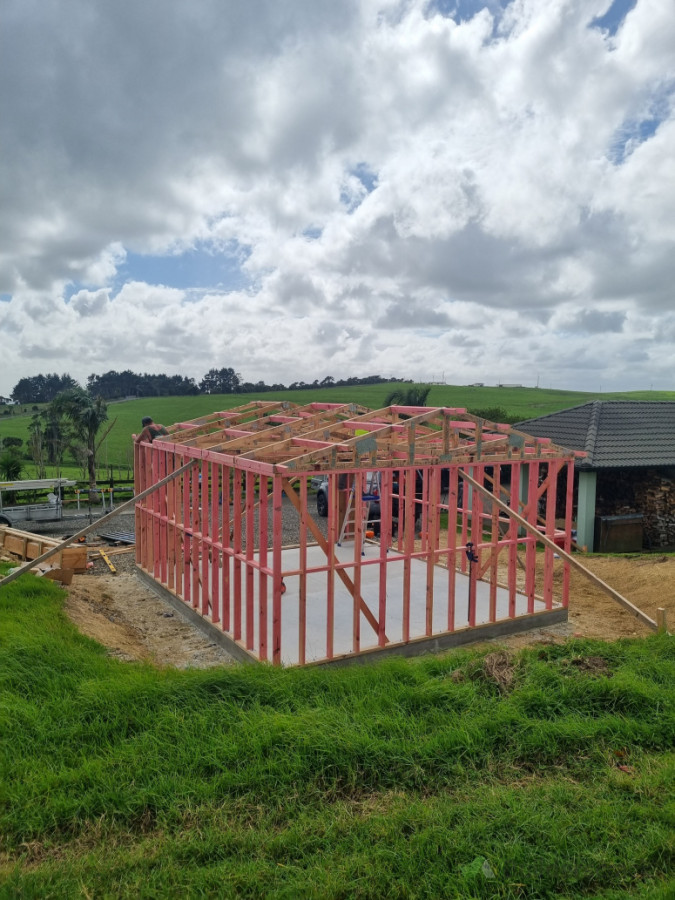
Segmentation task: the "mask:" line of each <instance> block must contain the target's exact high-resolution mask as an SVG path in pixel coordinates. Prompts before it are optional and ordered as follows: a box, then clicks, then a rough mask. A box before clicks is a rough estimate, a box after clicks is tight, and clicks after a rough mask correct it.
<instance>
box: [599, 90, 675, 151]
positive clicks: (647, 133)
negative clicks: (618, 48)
mask: <svg viewBox="0 0 675 900" xmlns="http://www.w3.org/2000/svg"><path fill="white" fill-rule="evenodd" d="M674 97H675V83H673V84H668V85H665V86H664V87H662V88H661V89H660V90H659V91H657V92H656V93H655V94H654V95H653V96H652V97H651V99H650V101H649V104H648V106H647V108H646V111H645V114H644V115H643V116H642V118H639V119H637V118H635V119H627V120H626V121H624V122H623V123H622V124H621V126H620V127H619V128H617V130H616V132H615V134H614V139H613V141H612V144H611V146H610V149H609V153H608V154H607V155H608V156H609V158H610V159H611V160H612V162H613V163H615V164H617V165H620V164H621V163H622V162H623V161H624V160H625V159H627V158H628V157H629V156H630V155H631V153H633V151H634V150H635V149H636V148H637V147H639V146H640V144H643V143H644V142H645V141H648V140H649V138H651V137H653V136H654V135H655V134H656V131H657V129H658V127H659V125H660V124H661V122H663V121H664V120H665V119H667V118H668V116H669V115H670V108H671V106H672V103H673V98H674Z"/></svg>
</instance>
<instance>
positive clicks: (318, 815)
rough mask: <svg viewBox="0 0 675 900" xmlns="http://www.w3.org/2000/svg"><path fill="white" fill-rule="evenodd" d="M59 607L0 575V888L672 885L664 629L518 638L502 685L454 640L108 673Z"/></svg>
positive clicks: (597, 892) (631, 888)
mask: <svg viewBox="0 0 675 900" xmlns="http://www.w3.org/2000/svg"><path fill="white" fill-rule="evenodd" d="M61 606H62V594H61V592H60V590H59V589H58V588H56V587H55V586H54V585H53V584H51V583H47V582H46V581H44V580H40V579H35V578H33V577H24V578H23V579H21V580H19V581H18V582H15V583H13V584H12V585H10V586H9V587H7V588H2V589H0V716H1V718H0V735H1V736H2V737H1V738H0V741H1V744H0V751H1V753H2V756H1V757H0V759H1V764H2V777H1V787H0V791H1V793H0V835H2V838H1V840H2V845H1V846H0V852H1V853H2V856H1V857H0V885H1V886H0V895H1V896H6V897H77V896H85V897H95V896H114V897H137V896H141V897H163V896H176V897H179V896H225V897H227V896H245V897H289V898H290V897H331V898H332V897H336V898H337V897H472V898H473V897H486V898H487V897H500V898H501V897H514V898H515V897H527V898H538V897H577V896H593V897H605V898H620V897H621V898H622V897H634V896H635V897H645V898H647V897H649V898H655V897H666V896H672V894H671V893H669V890H670V888H671V887H673V885H672V884H671V883H669V881H668V873H669V872H670V871H671V869H672V864H673V859H674V856H675V853H674V850H675V847H674V843H673V825H674V824H675V813H674V810H673V806H672V800H671V798H672V787H673V781H674V777H673V776H674V775H675V753H673V747H674V744H673V739H674V737H675V711H674V710H675V702H674V701H675V652H674V649H673V643H672V640H671V639H669V638H667V637H663V636H658V637H657V636H655V637H653V638H650V639H649V640H646V641H632V642H621V643H616V644H602V643H592V642H588V641H583V642H582V641H576V642H573V643H570V644H568V645H566V646H562V647H560V646H555V647H547V648H542V649H541V650H533V651H529V652H527V653H524V654H522V655H521V656H519V657H515V658H514V659H513V670H512V672H511V674H512V676H513V681H512V684H511V686H510V687H509V688H508V689H507V690H505V689H504V688H501V689H500V686H499V684H498V683H497V682H496V681H495V680H494V679H493V678H491V677H490V674H489V667H486V665H485V662H484V657H483V656H482V655H480V654H477V653H472V652H467V651H464V652H461V653H455V654H451V655H447V656H444V657H428V658H424V659H420V660H415V661H404V660H395V661H389V662H386V663H383V664H379V665H372V666H368V667H353V668H350V669H344V670H329V669H322V668H314V669H307V670H304V671H297V670H285V671H284V670H282V671H275V670H273V669H271V668H267V667H250V668H232V669H230V668H225V669H216V670H210V671H187V672H177V671H172V670H158V669H155V668H152V667H150V666H145V665H141V664H124V663H120V662H117V661H115V660H112V659H110V658H108V657H107V656H106V653H105V651H104V650H103V648H101V647H100V646H99V645H97V644H96V643H94V642H93V641H90V640H89V639H87V638H85V637H83V636H81V635H80V634H78V633H77V631H76V630H75V629H74V628H73V627H72V626H71V624H70V623H69V622H68V620H67V619H66V618H65V617H64V615H63V613H62V609H61ZM589 657H591V658H592V660H589ZM585 661H589V662H590V661H592V663H593V664H592V665H588V666H587V664H586V662H585ZM485 864H486V866H487V867H485Z"/></svg>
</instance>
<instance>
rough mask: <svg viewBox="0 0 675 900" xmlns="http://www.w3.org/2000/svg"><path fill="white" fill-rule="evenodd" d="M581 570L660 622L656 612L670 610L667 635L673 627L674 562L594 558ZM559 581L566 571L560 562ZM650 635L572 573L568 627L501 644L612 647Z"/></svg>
mask: <svg viewBox="0 0 675 900" xmlns="http://www.w3.org/2000/svg"><path fill="white" fill-rule="evenodd" d="M583 564H584V565H585V566H586V568H587V569H590V571H591V572H593V574H594V575H597V577H598V578H600V579H602V581H604V582H605V584H608V585H609V586H610V587H612V588H614V590H616V591H618V592H619V593H620V594H621V595H622V596H623V597H625V598H626V600H630V602H631V603H632V604H633V605H634V606H637V607H638V609H641V610H642V612H644V613H646V614H647V615H648V616H649V617H650V618H651V619H654V620H656V610H657V608H658V607H663V609H665V610H666V616H667V621H668V627H669V630H671V631H672V630H673V624H674V623H675V557H674V556H658V555H650V556H632V557H631V556H625V557H624V556H590V557H586V558H584V559H583ZM556 568H557V569H558V572H557V573H556V578H559V577H560V575H559V573H560V571H562V563H561V562H557V563H556ZM650 633H651V629H650V628H649V627H648V626H647V625H644V624H642V622H640V621H639V620H637V619H636V618H635V616H634V615H633V614H632V613H630V612H629V611H628V610H626V609H624V608H623V607H622V606H620V605H619V604H618V603H617V602H616V601H614V600H612V599H611V598H610V597H609V596H608V595H607V594H606V593H604V592H603V591H602V590H601V588H599V587H598V586H597V585H595V584H593V582H591V581H590V580H589V579H588V578H586V577H585V576H584V575H582V574H581V573H580V572H578V571H577V570H576V569H572V570H571V573H570V599H569V621H568V622H567V623H566V624H561V625H555V626H553V627H552V628H542V629H536V630H533V631H528V632H526V633H524V634H516V635H512V636H511V637H508V638H500V640H499V643H500V644H506V645H508V646H509V647H513V648H517V647H524V646H528V645H531V644H533V643H538V642H546V643H552V642H556V643H557V642H560V641H563V640H565V639H566V638H567V637H571V636H575V637H588V638H598V639H600V640H606V641H613V640H618V639H619V638H623V637H637V636H645V635H647V634H650Z"/></svg>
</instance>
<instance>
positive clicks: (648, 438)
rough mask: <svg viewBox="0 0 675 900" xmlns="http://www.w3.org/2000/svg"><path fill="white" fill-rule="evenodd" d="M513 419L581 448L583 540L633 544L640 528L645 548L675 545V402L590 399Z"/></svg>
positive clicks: (593, 544) (591, 544)
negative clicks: (625, 538) (531, 415)
mask: <svg viewBox="0 0 675 900" xmlns="http://www.w3.org/2000/svg"><path fill="white" fill-rule="evenodd" d="M515 427H516V428H520V429H522V430H523V431H526V432H527V433H528V434H533V435H537V436H539V437H549V438H551V440H552V441H555V443H556V444H559V445H561V446H563V447H568V448H570V449H575V450H583V451H585V453H586V456H585V457H584V458H582V459H577V461H576V463H575V470H576V471H575V482H576V485H575V488H576V491H575V496H576V498H577V506H576V521H577V542H578V543H579V545H580V546H585V547H587V548H588V550H602V549H611V548H614V549H617V550H621V549H624V550H625V549H636V548H635V546H634V542H635V541H636V539H637V538H638V536H640V537H641V540H640V543H641V545H642V547H644V548H647V549H657V548H658V549H665V548H672V547H675V403H673V402H639V401H623V400H594V401H592V402H590V403H584V404H583V405H582V406H575V407H572V408H571V409H564V410H561V411H560V412H556V413H550V414H549V415H546V416H539V417H538V418H535V419H526V420H524V421H522V422H519V423H518V424H517V425H516V426H515ZM631 520H632V521H631ZM612 531H614V534H615V537H616V540H615V541H614V542H611V541H610V542H609V545H608V546H603V542H604V539H605V538H606V537H607V535H609V534H611V532H612ZM622 531H623V533H624V535H625V536H626V537H627V538H628V544H629V545H628V546H627V545H623V544H622V541H621V536H620V535H621V532H622Z"/></svg>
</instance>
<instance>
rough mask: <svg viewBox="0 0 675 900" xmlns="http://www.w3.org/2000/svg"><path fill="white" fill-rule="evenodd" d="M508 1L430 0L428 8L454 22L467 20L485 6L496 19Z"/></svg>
mask: <svg viewBox="0 0 675 900" xmlns="http://www.w3.org/2000/svg"><path fill="white" fill-rule="evenodd" d="M509 3H511V0H431V3H430V4H429V7H428V9H429V12H430V13H434V12H439V13H440V14H441V15H442V16H445V17H446V18H448V19H454V20H455V22H468V21H469V20H470V19H473V17H474V16H475V15H476V14H477V13H479V12H480V11H481V10H483V9H486V8H487V10H488V12H490V13H491V14H492V15H493V16H494V17H495V19H497V20H498V19H500V18H501V14H502V12H503V10H504V9H506V7H507V6H508V5H509Z"/></svg>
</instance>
